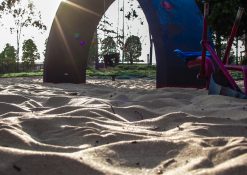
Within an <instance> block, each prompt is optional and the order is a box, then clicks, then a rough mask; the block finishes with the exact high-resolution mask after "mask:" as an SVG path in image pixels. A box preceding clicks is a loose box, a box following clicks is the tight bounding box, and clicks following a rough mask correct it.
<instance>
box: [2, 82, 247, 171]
mask: <svg viewBox="0 0 247 175" xmlns="http://www.w3.org/2000/svg"><path fill="white" fill-rule="evenodd" d="M246 137H247V101H246V100H241V99H236V98H231V97H223V96H209V95H207V91H206V90H204V89H201V90H198V89H183V88H162V89H155V81H154V80H145V79H133V80H116V81H110V80H97V79H89V80H88V82H87V84H86V85H81V84H80V85H72V84H48V83H44V84H43V83H42V79H41V78H13V79H0V175H84V174H85V175H98V174H107V175H108V174H119V175H128V174H131V175H132V174H133V175H135V174H137V175H152V174H155V175H157V174H165V175H180V174H181V175H187V174H193V175H194V174H195V175H228V174H229V175H237V174H241V175H246V174H247V138H246Z"/></svg>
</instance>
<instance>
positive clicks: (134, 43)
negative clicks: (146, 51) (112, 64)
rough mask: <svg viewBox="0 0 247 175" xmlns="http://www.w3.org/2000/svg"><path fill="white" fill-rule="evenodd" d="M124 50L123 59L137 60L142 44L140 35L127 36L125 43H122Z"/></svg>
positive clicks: (131, 61)
mask: <svg viewBox="0 0 247 175" xmlns="http://www.w3.org/2000/svg"><path fill="white" fill-rule="evenodd" d="M124 52H125V61H128V62H130V64H133V62H139V61H140V60H139V59H138V58H139V57H140V56H141V54H142V45H141V41H140V37H138V36H134V35H131V36H130V37H128V38H127V40H126V42H125V45H124Z"/></svg>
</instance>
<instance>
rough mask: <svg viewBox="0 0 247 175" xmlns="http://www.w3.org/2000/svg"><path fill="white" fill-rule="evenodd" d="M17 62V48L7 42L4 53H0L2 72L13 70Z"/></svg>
mask: <svg viewBox="0 0 247 175" xmlns="http://www.w3.org/2000/svg"><path fill="white" fill-rule="evenodd" d="M15 63H16V50H15V48H14V46H11V45H10V44H6V46H5V48H4V50H3V51H2V53H0V69H1V72H2V73H5V72H13V71H14V70H15Z"/></svg>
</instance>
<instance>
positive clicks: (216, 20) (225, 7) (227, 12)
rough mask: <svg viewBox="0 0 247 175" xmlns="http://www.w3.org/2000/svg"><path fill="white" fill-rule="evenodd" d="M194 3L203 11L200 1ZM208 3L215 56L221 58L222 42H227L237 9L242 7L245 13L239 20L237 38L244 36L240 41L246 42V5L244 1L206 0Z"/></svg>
mask: <svg viewBox="0 0 247 175" xmlns="http://www.w3.org/2000/svg"><path fill="white" fill-rule="evenodd" d="M196 2H197V3H198V4H199V6H200V8H201V10H203V5H202V1H201V0H196ZM208 2H209V6H210V14H209V18H208V21H209V25H210V27H211V29H212V30H213V33H214V34H215V48H216V51H217V54H218V55H220V56H222V53H223V48H222V41H227V39H228V37H229V35H230V33H231V28H232V25H233V22H234V20H235V17H236V14H237V11H238V8H239V7H243V8H244V9H245V13H244V14H243V17H242V19H241V23H240V27H239V29H238V33H237V37H241V36H245V37H242V41H244V40H245V41H247V13H246V10H247V3H246V0H227V1H222V0H208ZM244 34H245V35H244ZM246 47H247V45H246V44H245V49H247V48H246Z"/></svg>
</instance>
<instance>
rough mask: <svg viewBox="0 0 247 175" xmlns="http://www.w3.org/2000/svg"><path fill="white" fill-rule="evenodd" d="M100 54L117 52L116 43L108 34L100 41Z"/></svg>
mask: <svg viewBox="0 0 247 175" xmlns="http://www.w3.org/2000/svg"><path fill="white" fill-rule="evenodd" d="M101 50H102V53H101V55H108V54H112V53H116V52H117V45H116V43H115V41H114V40H113V38H112V37H110V36H108V37H107V38H105V39H104V40H103V41H102V43H101Z"/></svg>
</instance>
